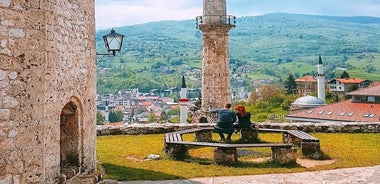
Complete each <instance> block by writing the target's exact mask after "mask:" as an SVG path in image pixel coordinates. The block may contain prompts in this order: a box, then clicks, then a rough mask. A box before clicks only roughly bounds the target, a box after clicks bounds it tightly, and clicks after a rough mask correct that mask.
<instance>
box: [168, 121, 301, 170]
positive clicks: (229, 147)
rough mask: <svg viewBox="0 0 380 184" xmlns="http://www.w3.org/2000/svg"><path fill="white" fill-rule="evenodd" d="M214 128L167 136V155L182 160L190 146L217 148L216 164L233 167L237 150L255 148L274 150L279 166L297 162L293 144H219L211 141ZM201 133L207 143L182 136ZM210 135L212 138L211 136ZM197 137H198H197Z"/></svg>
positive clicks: (274, 156)
mask: <svg viewBox="0 0 380 184" xmlns="http://www.w3.org/2000/svg"><path fill="white" fill-rule="evenodd" d="M212 131H213V128H195V129H189V130H183V131H178V132H171V133H166V134H165V148H164V149H165V153H166V154H167V155H168V156H169V158H171V159H175V160H181V159H183V158H184V157H185V156H186V153H187V150H188V146H202V147H216V149H215V151H214V162H216V163H217V164H221V165H233V164H235V163H237V161H238V159H237V148H253V147H256V148H258V147H270V148H271V150H272V160H274V161H275V162H278V163H279V164H286V163H295V162H296V160H297V154H296V149H295V148H294V147H293V144H288V143H248V144H234V143H217V142H210V141H211V133H212ZM188 133H196V134H197V133H198V138H196V139H202V138H200V137H199V136H201V135H200V133H203V135H206V136H207V137H208V138H207V139H209V140H208V141H207V142H201V141H198V142H197V141H184V140H183V139H182V134H188ZM209 135H210V136H209ZM196 137H197V136H196Z"/></svg>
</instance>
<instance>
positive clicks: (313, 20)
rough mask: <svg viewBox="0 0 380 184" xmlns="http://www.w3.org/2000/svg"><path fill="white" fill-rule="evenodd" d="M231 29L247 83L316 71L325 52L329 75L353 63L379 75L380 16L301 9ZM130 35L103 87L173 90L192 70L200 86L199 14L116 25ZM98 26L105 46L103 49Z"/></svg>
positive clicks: (233, 51)
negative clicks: (196, 18) (325, 13)
mask: <svg viewBox="0 0 380 184" xmlns="http://www.w3.org/2000/svg"><path fill="white" fill-rule="evenodd" d="M236 25H237V27H236V28H234V29H233V30H231V31H230V37H229V38H230V47H229V51H230V64H231V72H232V74H247V76H248V77H245V78H244V80H243V82H236V81H232V86H233V87H234V86H235V87H236V86H237V85H240V86H241V85H244V86H246V87H247V89H252V88H251V87H250V85H251V81H252V80H254V79H264V78H267V79H272V80H275V81H281V80H285V79H286V77H287V76H288V75H289V74H290V73H291V74H293V75H294V76H296V77H299V76H302V75H305V74H313V73H315V72H316V68H315V64H316V63H317V61H318V55H321V56H322V58H323V61H324V65H325V72H326V73H327V75H326V76H327V78H328V79H329V78H334V77H335V76H339V75H340V73H342V70H344V69H345V70H347V71H348V73H350V76H351V77H361V78H366V79H369V80H378V81H380V68H379V67H378V66H380V31H379V30H380V18H376V17H329V16H312V15H297V14H283V13H276V14H267V15H263V16H254V17H240V18H237V23H236ZM115 30H116V32H118V33H121V34H124V35H125V40H124V43H123V49H122V51H121V53H118V54H117V56H116V57H105V58H104V60H103V61H101V62H100V63H99V64H98V66H97V67H98V70H101V69H103V68H111V69H112V70H111V71H110V72H106V73H101V74H100V73H99V74H98V81H97V85H98V93H115V92H117V91H118V90H119V89H130V88H139V89H140V90H142V91H149V90H150V89H153V88H156V89H167V88H170V87H179V82H180V76H181V75H186V76H188V77H189V79H190V80H189V82H188V83H189V87H199V78H200V73H199V71H200V65H201V52H202V32H200V31H199V30H197V29H196V28H195V21H194V20H184V21H162V22H152V23H147V24H140V25H134V26H126V27H119V28H115ZM108 32H109V30H100V31H98V32H97V37H96V40H97V48H98V52H104V50H102V49H104V46H103V40H102V35H105V34H107V33H108Z"/></svg>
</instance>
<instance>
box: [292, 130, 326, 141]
mask: <svg viewBox="0 0 380 184" xmlns="http://www.w3.org/2000/svg"><path fill="white" fill-rule="evenodd" d="M287 132H288V133H289V134H291V135H293V136H296V137H298V138H300V139H302V140H303V141H319V139H317V138H315V137H313V136H311V135H309V134H307V133H305V132H303V131H299V130H288V131H287Z"/></svg>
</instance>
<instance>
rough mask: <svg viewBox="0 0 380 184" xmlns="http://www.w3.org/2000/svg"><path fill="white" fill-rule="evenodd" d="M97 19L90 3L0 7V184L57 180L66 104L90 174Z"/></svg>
mask: <svg viewBox="0 0 380 184" xmlns="http://www.w3.org/2000/svg"><path fill="white" fill-rule="evenodd" d="M94 16H95V13H94V0H81V1H74V0H33V1H26V0H1V1H0V183H57V182H58V181H57V178H58V176H59V175H60V172H61V171H60V170H61V163H60V156H61V155H60V154H61V151H62V150H65V148H62V146H61V143H60V140H61V137H62V136H65V133H64V130H63V129H62V128H61V126H60V124H61V123H62V122H63V120H62V119H61V116H62V115H64V114H65V112H63V111H64V106H65V105H66V104H71V107H73V109H72V110H73V114H75V115H73V116H72V117H74V118H75V120H74V119H71V121H70V122H75V124H74V125H73V126H72V128H74V129H75V131H77V132H80V134H78V137H77V138H75V139H76V142H77V143H78V147H77V148H76V149H75V151H76V152H77V155H76V157H78V160H77V163H78V164H80V166H79V165H78V167H80V169H81V171H82V172H92V171H94V169H95V160H96V158H95V134H94V132H95V111H96V108H95V97H96V96H95V95H96V94H95V92H96V86H95V75H96V66H95V61H96V58H95V57H96V52H95V21H94V20H95V17H94ZM65 131H69V130H65Z"/></svg>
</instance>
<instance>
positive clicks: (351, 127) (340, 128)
mask: <svg viewBox="0 0 380 184" xmlns="http://www.w3.org/2000/svg"><path fill="white" fill-rule="evenodd" d="M213 125H214V124H213V123H196V124H173V123H166V124H156V123H154V124H127V125H122V126H98V127H97V130H96V135H97V136H103V135H120V134H127V135H138V134H159V133H167V132H174V131H179V130H185V129H190V128H197V127H212V126H213ZM256 127H258V128H267V129H284V130H301V131H304V132H308V133H319V132H321V133H379V132H380V122H376V123H360V122H326V123H256Z"/></svg>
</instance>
